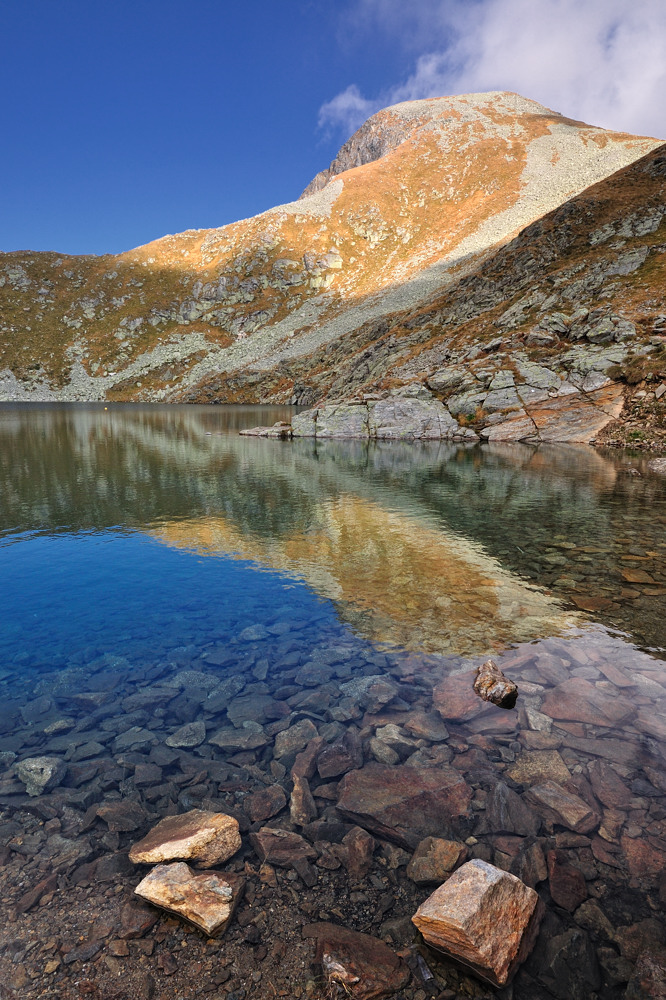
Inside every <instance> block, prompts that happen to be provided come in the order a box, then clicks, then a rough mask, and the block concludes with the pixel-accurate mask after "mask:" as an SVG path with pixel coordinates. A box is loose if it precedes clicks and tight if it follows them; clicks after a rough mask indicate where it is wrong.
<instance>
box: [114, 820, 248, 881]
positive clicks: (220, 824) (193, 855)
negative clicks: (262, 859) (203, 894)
mask: <svg viewBox="0 0 666 1000" xmlns="http://www.w3.org/2000/svg"><path fill="white" fill-rule="evenodd" d="M240 846H241V835H240V832H239V829H238V822H237V821H236V820H235V819H234V818H233V817H232V816H226V815H225V814H224V813H214V812H206V811H205V810H203V809H192V810H191V811H190V812H187V813H182V814H181V815H180V816H166V817H165V818H164V819H162V820H160V822H159V823H158V824H157V826H154V827H153V828H152V830H151V831H150V833H148V834H147V835H146V836H145V837H144V838H143V840H140V841H139V842H138V843H137V844H134V845H133V847H132V848H131V850H130V852H129V858H130V861H132V862H134V864H150V865H154V864H159V863H160V862H162V861H174V860H176V859H178V860H183V859H186V860H189V861H196V862H197V864H198V865H199V866H200V867H201V868H209V867H211V866H212V865H220V864H223V862H225V861H227V860H228V859H229V858H230V857H231V856H232V855H233V854H235V853H236V851H237V850H238V849H239V847H240Z"/></svg>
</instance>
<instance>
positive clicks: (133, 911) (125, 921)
mask: <svg viewBox="0 0 666 1000" xmlns="http://www.w3.org/2000/svg"><path fill="white" fill-rule="evenodd" d="M156 923H157V914H156V913H155V911H154V910H152V909H150V908H149V907H148V906H144V905H143V904H141V903H134V902H133V903H126V905H125V906H123V908H122V910H121V911H120V933H119V934H118V937H119V938H121V939H122V940H123V941H131V940H135V939H136V938H142V937H143V935H144V934H147V933H148V931H149V930H150V929H151V927H154V926H155V924H156Z"/></svg>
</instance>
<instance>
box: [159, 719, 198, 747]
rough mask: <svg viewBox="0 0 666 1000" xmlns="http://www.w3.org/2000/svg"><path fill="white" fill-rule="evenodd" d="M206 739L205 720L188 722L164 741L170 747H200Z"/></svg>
mask: <svg viewBox="0 0 666 1000" xmlns="http://www.w3.org/2000/svg"><path fill="white" fill-rule="evenodd" d="M205 739H206V726H205V724H204V723H203V722H188V723H186V724H185V725H184V726H181V727H180V729H177V730H176V732H175V733H172V734H171V736H168V737H167V738H166V740H165V741H164V742H165V743H166V745H167V746H168V747H185V748H191V747H198V746H200V745H201V744H202V743H203V741H204V740H205Z"/></svg>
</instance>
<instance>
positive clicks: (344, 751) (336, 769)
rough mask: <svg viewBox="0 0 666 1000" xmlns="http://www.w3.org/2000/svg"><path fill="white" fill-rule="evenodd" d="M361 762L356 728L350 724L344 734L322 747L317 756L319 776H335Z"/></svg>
mask: <svg viewBox="0 0 666 1000" xmlns="http://www.w3.org/2000/svg"><path fill="white" fill-rule="evenodd" d="M362 764H363V748H362V746H361V739H360V737H359V735H358V730H356V729H354V728H353V727H351V726H350V728H349V729H347V730H346V731H345V734H344V736H343V737H342V739H340V740H336V741H335V743H331V744H330V745H329V746H326V747H324V748H323V750H322V751H321V752H320V754H319V756H318V758H317V770H318V771H319V777H320V778H324V779H326V778H337V776H338V775H339V774H346V773H347V772H348V771H352V770H353V769H354V768H358V767H361V766H362Z"/></svg>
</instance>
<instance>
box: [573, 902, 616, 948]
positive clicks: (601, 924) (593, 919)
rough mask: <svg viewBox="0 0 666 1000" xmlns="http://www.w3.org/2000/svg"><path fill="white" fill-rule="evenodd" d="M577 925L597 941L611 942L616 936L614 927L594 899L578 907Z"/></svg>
mask: <svg viewBox="0 0 666 1000" xmlns="http://www.w3.org/2000/svg"><path fill="white" fill-rule="evenodd" d="M576 923H577V924H578V926H579V927H582V928H583V929H584V930H586V931H588V932H589V933H590V934H591V935H592V937H593V938H595V939H597V940H598V939H599V938H601V939H606V940H608V941H611V940H612V939H613V937H614V936H615V930H614V928H613V925H612V924H611V922H610V920H609V919H608V917H607V916H606V914H605V913H604V912H603V911H602V910H601V909H600V908H599V904H598V903H596V902H595V901H594V900H593V899H588V900H586V901H585V902H584V903H581V905H580V906H579V907H578V909H577V910H576Z"/></svg>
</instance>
